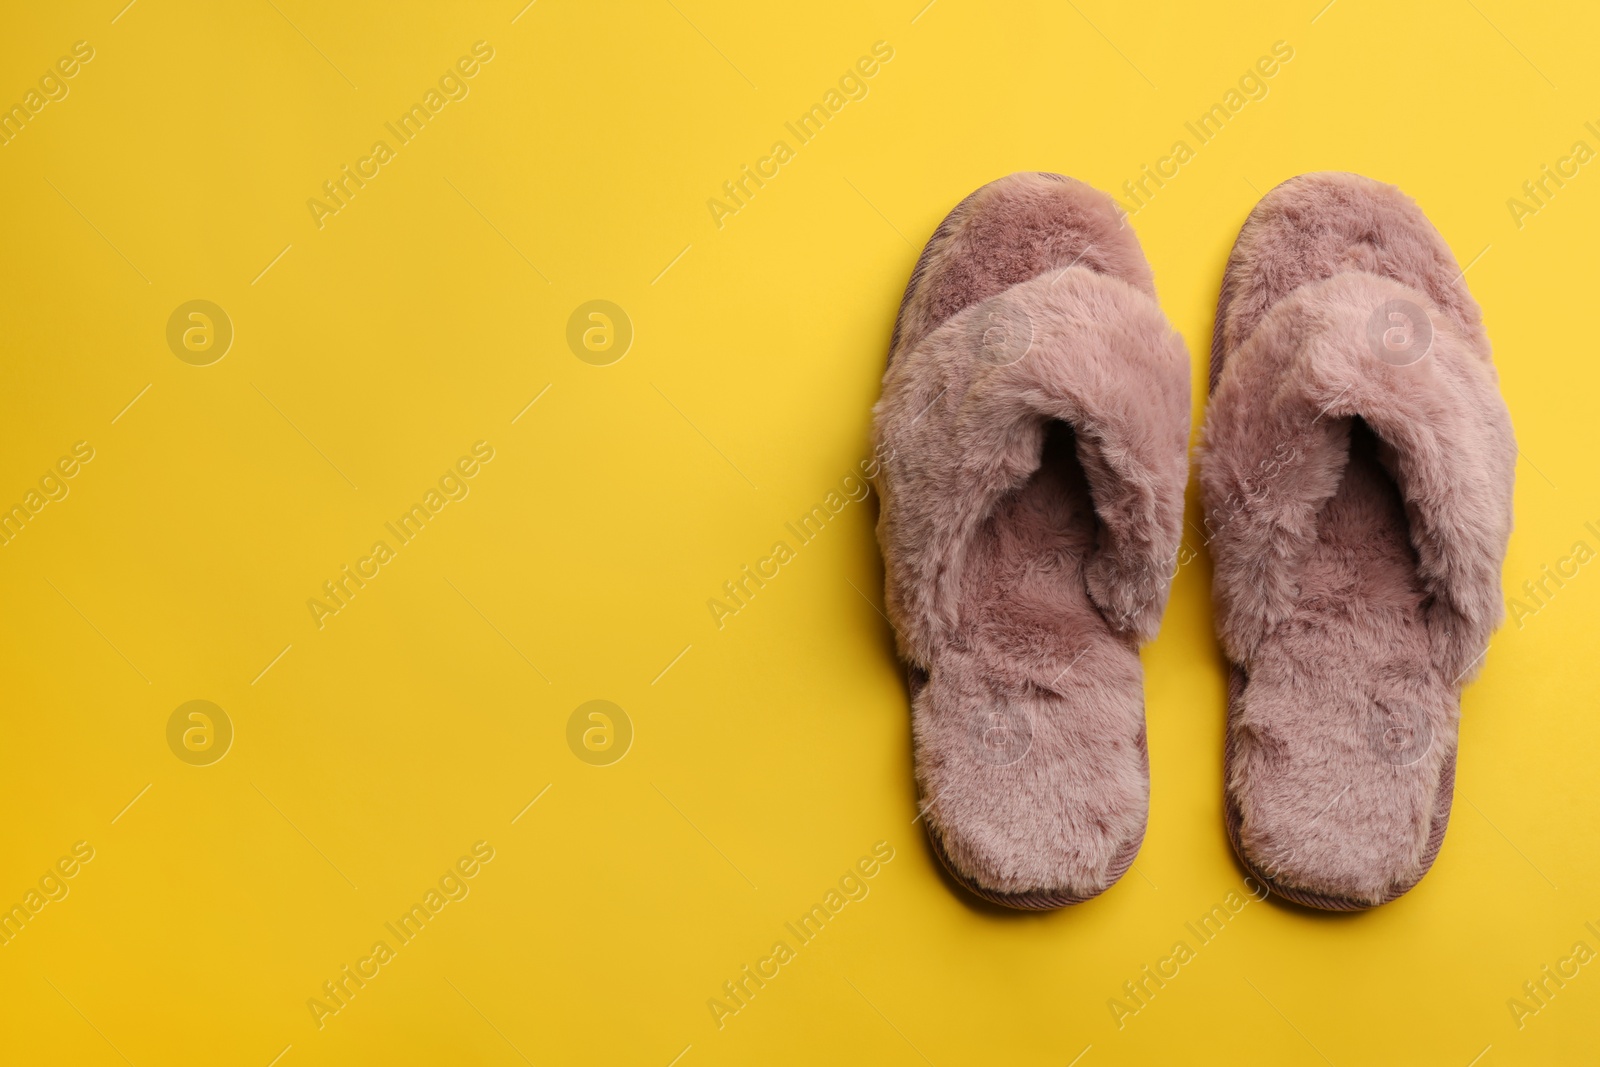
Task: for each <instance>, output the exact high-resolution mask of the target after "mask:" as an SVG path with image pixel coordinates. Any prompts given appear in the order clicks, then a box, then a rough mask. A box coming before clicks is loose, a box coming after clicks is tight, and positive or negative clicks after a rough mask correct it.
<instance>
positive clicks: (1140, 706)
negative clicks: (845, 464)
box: [874, 174, 1189, 909]
mask: <svg viewBox="0 0 1600 1067" xmlns="http://www.w3.org/2000/svg"><path fill="white" fill-rule="evenodd" d="M889 360H890V362H889V368H888V370H887V371H886V372H885V374H884V379H883V398H882V399H881V400H880V401H879V402H878V405H877V408H876V409H875V415H876V422H875V426H874V437H875V443H876V445H877V457H878V460H879V463H880V468H879V479H878V488H879V491H880V493H881V495H882V501H883V504H882V511H881V516H880V520H879V523H878V541H879V543H880V544H881V545H882V548H883V556H884V563H885V571H886V584H887V593H886V597H885V600H886V602H887V604H888V610H889V614H890V617H891V618H892V620H893V622H894V624H895V628H896V634H897V638H898V642H899V648H900V653H901V655H902V656H903V657H904V658H905V659H906V660H907V661H909V663H910V667H911V689H912V704H913V710H912V732H913V735H914V739H915V746H916V776H917V784H918V786H919V787H920V790H921V794H922V798H923V799H922V804H923V811H924V814H925V816H926V818H927V827H928V834H929V838H930V840H931V841H932V844H933V848H934V851H935V852H936V853H937V854H938V855H939V857H940V859H941V860H942V861H943V862H944V864H945V866H946V867H947V868H948V869H949V870H950V872H951V874H952V875H954V876H955V878H956V879H957V880H959V881H960V882H961V883H962V884H963V885H965V886H967V887H968V888H969V889H971V890H972V891H973V892H974V893H977V894H978V895H980V896H982V897H985V898H987V899H989V900H991V901H995V902H997V903H1000V904H1005V905H1008V906H1010V907H1014V908H1033V909H1039V908H1054V907H1060V906H1062V905H1065V904H1072V903H1076V902H1078V901H1082V900H1086V899H1088V898H1089V897H1092V896H1094V895H1096V894H1097V893H1100V892H1102V891H1103V890H1105V889H1106V888H1107V887H1108V886H1110V885H1111V884H1112V883H1113V882H1115V881H1116V880H1117V879H1118V878H1119V877H1121V876H1122V874H1123V873H1124V872H1125V871H1126V870H1127V869H1128V867H1129V865H1130V864H1132V862H1133V858H1134V856H1135V855H1136V854H1137V852H1138V850H1139V844H1140V842H1141V841H1142V840H1143V838H1144V827H1145V817H1146V812H1147V810H1148V806H1149V769H1148V764H1149V761H1148V756H1147V751H1146V748H1145V729H1144V700H1143V689H1142V672H1141V670H1140V666H1139V655H1138V651H1137V646H1138V642H1139V641H1140V640H1142V639H1148V638H1149V637H1151V636H1152V635H1153V634H1154V633H1155V630H1156V627H1157V625H1158V624H1159V622H1160V619H1161V611H1162V607H1163V605H1164V603H1165V601H1166V595H1167V588H1168V585H1169V583H1170V580H1171V575H1172V573H1173V571H1174V569H1175V561H1176V554H1177V548H1178V540H1179V536H1180V533H1181V526H1182V521H1183V490H1184V482H1185V480H1186V476H1187V464H1186V456H1185V447H1186V440H1187V437H1188V432H1189V369H1188V358H1187V356H1186V354H1185V351H1184V347H1183V342H1182V340H1181V339H1180V338H1179V337H1178V336H1177V335H1176V334H1175V333H1174V332H1173V331H1172V329H1171V327H1170V326H1169V325H1168V324H1167V321H1166V319H1165V318H1163V317H1162V314H1161V310H1160V308H1158V307H1157V306H1156V302H1155V288H1154V285H1153V284H1152V282H1151V278H1150V267H1149V265H1148V264H1147V263H1146V262H1145V259H1144V255H1143V253H1142V252H1141V251H1140V249H1139V244H1138V241H1137V240H1136V239H1135V238H1134V236H1133V233H1132V231H1131V230H1129V229H1127V228H1125V227H1124V226H1123V225H1122V221H1121V218H1120V216H1119V212H1118V211H1117V209H1116V207H1115V205H1114V204H1113V203H1112V201H1111V199H1110V198H1109V197H1107V196H1105V195H1104V194H1102V193H1099V192H1096V191H1095V190H1093V189H1091V188H1089V187H1088V186H1086V185H1083V184H1082V183H1080V182H1076V181H1072V180H1070V179H1067V178H1063V177H1060V176H1059V175H1054V174H1013V175H1011V176H1010V177H1008V178H1003V179H1001V180H999V181H996V182H992V183H990V184H989V185H986V186H984V187H983V188H981V189H979V190H978V191H977V192H975V193H973V194H972V195H971V196H969V197H967V198H966V199H965V200H963V201H962V202H961V204H960V205H959V206H957V208H956V209H955V211H953V212H951V214H950V216H949V217H948V218H946V219H945V220H944V222H943V223H942V224H941V225H940V226H939V229H938V230H937V231H936V232H935V233H934V235H933V238H932V239H931V240H930V241H929V242H928V246H927V248H926V249H924V250H923V253H922V258H921V259H920V260H919V261H918V263H917V266H916V269H915V271H914V272H913V273H912V276H911V282H910V284H909V285H908V286H907V287H906V295H905V299H904V301H903V302H902V303H901V306H900V316H899V320H898V321H897V322H896V324H895V331H894V340H893V342H892V344H891V348H890V354H889Z"/></svg>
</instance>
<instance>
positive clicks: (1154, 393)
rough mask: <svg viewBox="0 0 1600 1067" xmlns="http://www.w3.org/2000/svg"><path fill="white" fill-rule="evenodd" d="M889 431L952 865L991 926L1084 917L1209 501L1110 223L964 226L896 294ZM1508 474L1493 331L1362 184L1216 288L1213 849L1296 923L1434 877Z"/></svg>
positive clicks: (927, 787)
mask: <svg viewBox="0 0 1600 1067" xmlns="http://www.w3.org/2000/svg"><path fill="white" fill-rule="evenodd" d="M875 416H876V419H875V425H874V437H875V444H876V447H877V456H878V460H879V463H880V476H879V489H880V492H881V495H882V509H881V513H880V521H879V526H878V538H879V542H880V544H881V546H882V549H883V555H884V561H885V572H886V586H887V589H886V602H887V605H888V610H889V615H890V618H891V619H892V621H893V622H894V625H895V629H896V635H897V639H898V642H899V648H900V652H901V655H902V656H903V657H904V658H905V659H906V660H907V662H908V664H909V673H910V680H911V694H912V702H913V735H914V740H915V756H916V776H917V783H918V786H919V789H920V792H921V795H922V800H921V807H922V810H923V814H924V817H925V819H926V825H927V829H928V835H929V839H930V841H931V843H932V846H933V849H934V851H935V853H936V854H937V855H938V856H939V858H940V859H941V860H942V861H943V863H944V864H945V866H946V867H947V868H948V869H949V871H950V872H951V874H952V875H953V876H954V877H955V878H956V879H957V880H958V881H959V882H961V883H962V884H963V885H965V886H966V887H967V888H969V889H970V890H972V891H973V892H974V893H976V894H978V895H980V896H982V897H985V898H987V899H989V900H991V901H994V902H997V903H1000V904H1004V905H1008V906H1010V907H1016V908H1028V909H1042V908H1054V907H1060V906H1063V905H1066V904H1072V903H1077V902H1080V901H1083V900H1087V899H1089V898H1090V897H1093V896H1095V895H1096V894H1098V893H1100V892H1102V891H1104V890H1105V889H1106V888H1108V887H1109V886H1110V885H1111V884H1112V883H1114V882H1115V881H1116V880H1117V879H1118V878H1120V877H1121V876H1122V875H1123V873H1125V872H1126V871H1127V869H1128V867H1129V866H1130V865H1131V864H1132V863H1133V859H1134V857H1135V855H1136V854H1137V853H1138V850H1139V846H1140V843H1141V842H1142V840H1143V838H1144V831H1145V824H1146V817H1147V813H1148V808H1149V758H1148V749H1147V747H1146V735H1145V722H1144V698H1143V686H1142V671H1141V668H1140V663H1139V656H1138V647H1139V644H1140V642H1142V641H1146V640H1149V639H1150V638H1151V637H1153V636H1154V635H1155V632H1156V629H1157V627H1158V625H1159V623H1160V619H1161V614H1162V609H1163V607H1164V605H1165V601H1166V596H1167V592H1168V588H1169V586H1170V583H1171V579H1172V576H1173V575H1174V573H1175V572H1176V569H1177V566H1178V551H1179V545H1180V540H1181V537H1182V533H1183V521H1184V520H1183V510H1184V487H1185V484H1186V482H1187V478H1188V459H1187V455H1186V448H1187V442H1188V436H1189V420H1190V391H1189V360H1188V355H1187V353H1186V351H1185V349H1184V345H1183V342H1182V341H1181V340H1180V339H1179V338H1178V336H1177V335H1176V334H1175V333H1174V332H1173V330H1172V328H1171V326H1170V325H1169V324H1168V323H1167V321H1166V319H1165V317H1164V316H1163V315H1162V313H1161V310H1160V308H1159V307H1158V306H1157V304H1156V295H1155V287H1154V284H1153V282H1152V279H1151V273H1150V267H1149V264H1148V263H1147V262H1146V260H1145V258H1144V255H1143V253H1142V251H1141V250H1140V247H1139V244H1138V241H1137V240H1136V238H1135V237H1134V235H1133V233H1132V231H1131V230H1130V229H1129V228H1128V227H1127V226H1126V225H1125V224H1124V220H1123V218H1122V214H1121V212H1120V211H1119V210H1118V209H1117V207H1116V205H1115V204H1114V203H1113V202H1112V200H1111V199H1110V198H1109V197H1107V196H1105V195H1104V194H1102V193H1099V192H1097V191H1095V190H1093V189H1091V188H1090V187H1088V186H1086V185H1083V184H1082V183H1080V182H1076V181H1073V180H1071V179H1068V178H1063V177H1060V176H1058V175H1052V174H1016V175H1012V176H1010V177H1008V178H1004V179H1001V180H1000V181H996V182H992V183H991V184H989V185H986V186H984V187H983V188H981V189H979V190H978V191H977V192H975V193H973V194H972V195H971V196H969V197H967V198H966V199H965V200H963V201H962V202H961V204H960V205H959V206H957V207H956V209H955V210H954V211H953V212H951V214H950V215H949V217H948V218H946V219H945V220H944V222H943V223H942V224H941V225H940V226H939V228H938V230H937V231H936V232H935V233H934V235H933V237H932V239H931V240H930V241H929V242H928V245H927V247H926V248H925V249H924V250H923V253H922V256H921V258H920V259H919V260H918V262H917V265H916V268H915V270H914V272H913V273H912V276H911V281H910V284H909V285H908V286H907V287H906V293H905V299H904V300H903V302H902V303H901V307H900V314H899V318H898V320H897V322H896V323H895V330H894V338H893V341H892V342H891V349H890V356H889V366H888V369H887V371H886V372H885V374H884V383H883V396H882V399H881V400H880V402H879V403H878V405H877V408H876V409H875ZM1515 458H1516V446H1515V444H1514V441H1513V438H1512V433H1511V425H1510V419H1509V417H1508V415H1507V412H1506V409H1505V405H1504V403H1503V402H1502V400H1501V398H1500V394H1499V391H1498V384H1497V378H1496V375H1495V371H1494V367H1493V365H1492V363H1491V362H1490V358H1489V344H1488V340H1487V338H1486V337H1485V335H1484V332H1483V326H1482V321H1481V317H1480V314H1479V311H1478V307H1477V305H1476V304H1475V303H1474V302H1473V300H1472V298H1471V296H1470V295H1469V294H1468V292H1467V290H1466V287H1465V284H1464V283H1463V281H1462V277H1461V270H1460V268H1459V267H1458V266H1457V264H1456V262H1455V260H1454V258H1453V257H1452V256H1451V253H1450V251H1449V249H1448V247H1447V246H1446V245H1445V243H1444V241H1443V239H1442V238H1441V237H1440V236H1439V235H1438V233H1437V232H1436V231H1435V230H1434V228H1433V226H1432V225H1431V224H1430V223H1429V222H1428V220H1427V218H1426V217H1425V216H1424V215H1423V214H1422V212H1421V211H1420V210H1419V209H1418V208H1417V206H1416V205H1415V204H1414V203H1413V202H1412V201H1411V200H1410V199H1408V198H1407V197H1405V196H1404V195H1403V194H1402V193H1400V192H1399V191H1398V190H1397V189H1395V188H1393V187H1391V186H1387V185H1382V184H1380V183H1377V182H1374V181H1370V180H1368V179H1365V178H1361V177H1357V176H1355V175H1350V174H1332V173H1329V174H1310V175H1304V176H1301V177H1299V178H1295V179H1293V180H1291V181H1288V182H1286V183H1284V184H1283V185H1280V186H1278V187H1277V188H1276V189H1274V190H1273V191H1272V192H1271V193H1269V194H1268V195H1267V196H1266V197H1265V198H1264V199H1263V200H1262V201H1261V203H1260V204H1259V205H1258V206H1257V207H1256V209H1255V210H1254V211H1253V212H1252V213H1251V215H1250V217H1249V219H1248V220H1247V221H1246V223H1245V225H1244V228H1243V230H1242V231H1241V232H1240V234H1239V238H1238V240H1237V242H1236V244H1235V245H1234V249H1233V253H1232V255H1231V256H1230V257H1229V260H1228V266H1227V271H1226V274H1225V276H1224V279H1223V283H1222V292H1221V299H1220V302H1219V307H1218V309H1217V318H1216V331H1215V336H1214V339H1213V343H1212V353H1211V399H1210V404H1209V408H1208V411H1207V415H1206V423H1205V429H1204V440H1203V443H1202V445H1201V450H1200V481H1201V488H1202V491H1203V495H1204V501H1205V509H1206V518H1205V530H1204V532H1203V536H1204V538H1205V540H1206V542H1207V543H1208V544H1209V547H1210V551H1211V557H1212V560H1213V563H1214V566H1215V573H1214V600H1215V605H1216V611H1217V625H1218V631H1219V633H1220V635H1221V639H1222V646H1223V650H1224V652H1225V653H1226V655H1227V658H1228V660H1229V664H1230V675H1229V684H1228V729H1227V745H1226V753H1225V760H1226V772H1225V780H1226V797H1225V822H1226V826H1227V831H1228V835H1229V838H1230V839H1231V841H1232V843H1233V846H1234V849H1235V851H1236V852H1237V854H1238V855H1239V858H1240V860H1241V861H1242V862H1243V863H1244V864H1245V866H1246V867H1247V868H1248V869H1249V870H1250V871H1251V872H1252V873H1253V874H1254V875H1255V876H1256V877H1257V878H1259V879H1260V880H1261V881H1262V882H1264V883H1265V884H1266V885H1267V886H1268V887H1270V888H1271V889H1272V890H1274V891H1275V892H1277V893H1278V894H1279V895H1281V896H1282V897H1284V898H1286V899H1288V900H1293V901H1296V902H1298V903H1301V904H1306V905H1310V906H1313V907H1319V908H1326V909H1332V910H1352V909H1357V908H1365V907H1371V906H1373V905H1376V904H1381V903H1383V902H1385V901H1388V900H1392V899H1394V898H1395V897H1397V896H1399V895H1400V894H1401V893H1404V892H1405V891H1406V890H1407V889H1409V888H1411V887H1412V886H1413V885H1415V884H1416V883H1417V881H1418V880H1419V879H1421V877H1422V876H1423V874H1424V873H1426V871H1427V870H1428V868H1429V866H1430V865H1431V864H1432V862H1433V859H1434V856H1435V854H1436V853H1437V852H1438V849H1439V844H1440V842H1441V840H1442V839H1443V835H1444V828H1445V823H1446V821H1447V820H1448V817H1449V813H1450V802H1451V797H1452V793H1453V785H1454V779H1455V752H1456V736H1457V719H1458V717H1459V709H1460V693H1461V687H1462V685H1463V683H1464V682H1465V681H1466V680H1467V679H1468V677H1469V676H1470V675H1471V674H1472V673H1473V672H1474V670H1475V669H1476V667H1477V666H1478V665H1479V663H1480V661H1481V660H1482V658H1483V655H1484V652H1485V650H1486V648H1487V642H1488V639H1489V635H1490V633H1491V632H1492V631H1493V629H1494V627H1495V626H1496V625H1497V624H1498V623H1499V621H1500V618H1501V607H1500V604H1501V600H1500V577H1499V575H1500V563H1501V560H1502V559H1503V557H1504V553H1505V547H1506V541H1507V538H1508V537H1509V534H1510V529H1511V488H1512V477H1513V468H1514V465H1515ZM1197 532H1198V531H1197Z"/></svg>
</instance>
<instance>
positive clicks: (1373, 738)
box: [1228, 674, 1457, 908]
mask: <svg viewBox="0 0 1600 1067" xmlns="http://www.w3.org/2000/svg"><path fill="white" fill-rule="evenodd" d="M1351 676H1352V675H1348V674H1347V675H1344V677H1351ZM1324 677H1326V676H1324ZM1456 716H1457V712H1456V710H1455V707H1454V704H1453V702H1452V701H1451V700H1450V699H1449V694H1448V693H1447V692H1446V691H1444V690H1443V689H1442V688H1440V687H1437V686H1433V687H1427V686H1416V685H1408V684H1406V683H1405V682H1404V681H1403V680H1401V679H1398V678H1397V679H1393V680H1392V684H1385V682H1384V681H1383V680H1381V679H1380V681H1379V684H1378V687H1377V690H1376V692H1372V691H1369V690H1366V689H1364V688H1363V689H1350V688H1342V689H1335V688H1333V687H1331V686H1328V685H1307V684H1305V683H1304V681H1303V680H1293V679H1285V678H1273V677H1270V676H1265V677H1264V676H1261V675H1256V676H1252V678H1251V680H1250V686H1249V689H1248V690H1247V691H1246V693H1245V696H1244V699H1243V700H1242V702H1241V704H1240V706H1239V708H1238V709H1237V714H1236V717H1235V721H1234V723H1233V724H1232V726H1231V729H1230V738H1229V743H1230V746H1231V747H1232V750H1233V757H1232V759H1231V760H1230V766H1229V770H1230V780H1229V782H1228V792H1229V798H1230V802H1231V804H1232V805H1233V806H1234V807H1235V808H1236V810H1237V811H1238V812H1239V813H1240V815H1241V824H1240V827H1239V834H1238V845H1239V848H1240V851H1241V852H1242V853H1243V855H1242V858H1243V859H1244V860H1245V862H1246V863H1247V864H1248V865H1249V866H1250V867H1251V868H1252V869H1253V870H1254V871H1255V872H1257V873H1258V874H1260V875H1261V876H1262V877H1264V878H1265V879H1266V880H1267V881H1268V882H1269V883H1271V884H1272V885H1273V886H1274V887H1275V888H1279V889H1280V890H1283V889H1288V890H1291V891H1295V890H1298V891H1300V892H1302V893H1305V894H1309V895H1313V896H1316V897H1323V898H1328V899H1330V900H1332V901H1336V902H1340V903H1341V905H1342V906H1346V907H1350V908H1361V907H1371V906H1374V905H1377V904H1381V903H1384V902H1385V901H1387V900H1392V899H1393V898H1394V897H1396V896H1399V895H1400V894H1401V893H1403V892H1405V891H1406V890H1408V889H1410V888H1411V887H1412V886H1414V885H1415V884H1416V883H1417V882H1418V881H1420V880H1421V878H1422V876H1423V875H1424V874H1426V873H1427V870H1428V868H1429V866H1431V864H1432V861H1433V857H1434V853H1435V851H1436V850H1437V847H1438V842H1437V841H1436V840H1434V839H1433V834H1434V832H1435V829H1436V808H1437V806H1438V804H1439V800H1440V793H1441V789H1443V790H1444V791H1446V793H1448V791H1449V790H1450V788H1451V786H1452V785H1453V780H1451V778H1452V777H1453V776H1452V771H1453V767H1454V761H1453V755H1454V746H1455V739H1456V722H1455V719H1456ZM1445 802H1446V803H1448V797H1446V801H1445ZM1438 828H1441V829H1442V824H1440V826H1439V827H1438Z"/></svg>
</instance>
